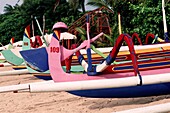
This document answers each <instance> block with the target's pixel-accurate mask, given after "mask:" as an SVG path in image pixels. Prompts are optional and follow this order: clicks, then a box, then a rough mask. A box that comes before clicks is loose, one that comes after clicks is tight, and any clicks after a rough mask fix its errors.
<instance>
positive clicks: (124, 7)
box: [0, 0, 170, 46]
mask: <svg viewBox="0 0 170 113" xmlns="http://www.w3.org/2000/svg"><path fill="white" fill-rule="evenodd" d="M76 1H79V0H76ZM89 1H90V0H89ZM70 2H72V6H70V4H69V3H68V2H67V1H66V0H60V3H59V4H58V5H57V6H56V7H55V3H56V0H24V2H23V4H22V5H21V6H19V5H15V6H11V5H6V6H5V7H4V11H5V13H4V14H0V21H1V23H0V42H1V43H2V44H3V45H5V44H7V43H9V40H10V39H11V37H15V41H18V40H22V37H23V33H24V28H25V27H26V26H27V25H28V24H31V22H32V21H33V23H34V27H35V35H40V31H39V29H38V27H37V25H36V22H35V20H34V18H31V15H32V16H34V17H35V16H36V17H37V19H38V21H39V23H40V25H41V28H42V25H43V19H42V18H43V15H45V17H46V28H45V29H46V30H48V33H51V32H52V31H51V28H52V26H53V24H54V23H55V22H58V21H63V22H65V23H66V24H67V25H68V26H70V25H71V24H72V23H73V22H74V21H76V20H77V19H78V18H80V17H81V16H82V15H83V14H84V13H83V12H80V11H79V10H78V6H80V7H81V8H83V3H84V0H83V1H81V0H80V1H79V3H78V4H73V3H74V0H70ZM165 2H166V3H165V11H166V19H167V27H168V31H170V28H169V26H170V13H168V12H170V3H169V0H165ZM89 4H91V5H94V6H96V5H97V6H99V7H101V6H106V7H108V8H109V9H111V10H112V11H114V15H113V14H108V17H109V23H110V26H111V29H112V35H111V37H109V36H107V37H105V38H103V39H102V40H100V41H97V42H96V43H97V44H96V45H100V46H105V45H108V42H109V43H110V44H113V42H112V41H110V40H115V39H116V38H117V37H118V35H119V34H118V16H117V14H118V12H120V14H121V23H122V31H123V33H129V34H132V33H134V32H136V33H138V34H139V36H140V37H141V38H142V41H143V42H144V40H145V36H146V34H147V33H148V32H150V33H153V34H158V36H159V37H162V38H163V36H164V30H163V21H162V3H161V0H147V1H146V0H144V1H143V0H123V1H122V0H91V3H89ZM92 31H93V29H92V30H91V32H92ZM82 38H86V35H84V37H82ZM104 40H108V41H104Z"/></svg>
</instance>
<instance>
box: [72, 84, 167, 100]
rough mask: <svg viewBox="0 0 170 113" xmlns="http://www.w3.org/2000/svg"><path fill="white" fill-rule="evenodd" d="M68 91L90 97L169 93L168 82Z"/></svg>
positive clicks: (125, 96) (142, 95)
mask: <svg viewBox="0 0 170 113" xmlns="http://www.w3.org/2000/svg"><path fill="white" fill-rule="evenodd" d="M69 93H71V94H74V95H77V96H81V97H91V98H134V97H147V96H158V95H166V94H170V83H162V84H152V85H142V86H133V87H120V88H105V89H95V90H94V89H93V90H79V91H69Z"/></svg>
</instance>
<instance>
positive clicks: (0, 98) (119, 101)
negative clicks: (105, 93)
mask: <svg viewBox="0 0 170 113" xmlns="http://www.w3.org/2000/svg"><path fill="white" fill-rule="evenodd" d="M10 70H12V68H11V67H0V71H10ZM0 78H1V79H0V86H7V85H16V84H24V83H30V82H38V81H42V80H39V79H37V78H35V77H34V76H33V75H31V74H23V75H6V76H1V77H0ZM167 102H170V95H161V96H152V97H143V98H84V97H78V96H74V95H72V94H69V93H67V92H50V93H28V92H22V93H21V92H20V93H13V92H9V93H0V113H111V112H115V111H122V110H127V109H133V108H139V107H143V106H150V105H156V104H161V103H167Z"/></svg>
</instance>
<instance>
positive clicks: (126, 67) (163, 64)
mask: <svg viewBox="0 0 170 113" xmlns="http://www.w3.org/2000/svg"><path fill="white" fill-rule="evenodd" d="M166 65H170V61H167V62H156V63H151V64H138V67H139V68H147V67H153V66H166ZM125 69H133V66H121V67H115V68H114V70H125Z"/></svg>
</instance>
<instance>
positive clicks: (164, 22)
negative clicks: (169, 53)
mask: <svg viewBox="0 0 170 113" xmlns="http://www.w3.org/2000/svg"><path fill="white" fill-rule="evenodd" d="M164 7H165V1H164V0H162V14H163V25H164V39H165V42H167V41H168V40H169V39H168V38H169V37H168V30H167V24H166V15H165V9H164Z"/></svg>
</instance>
